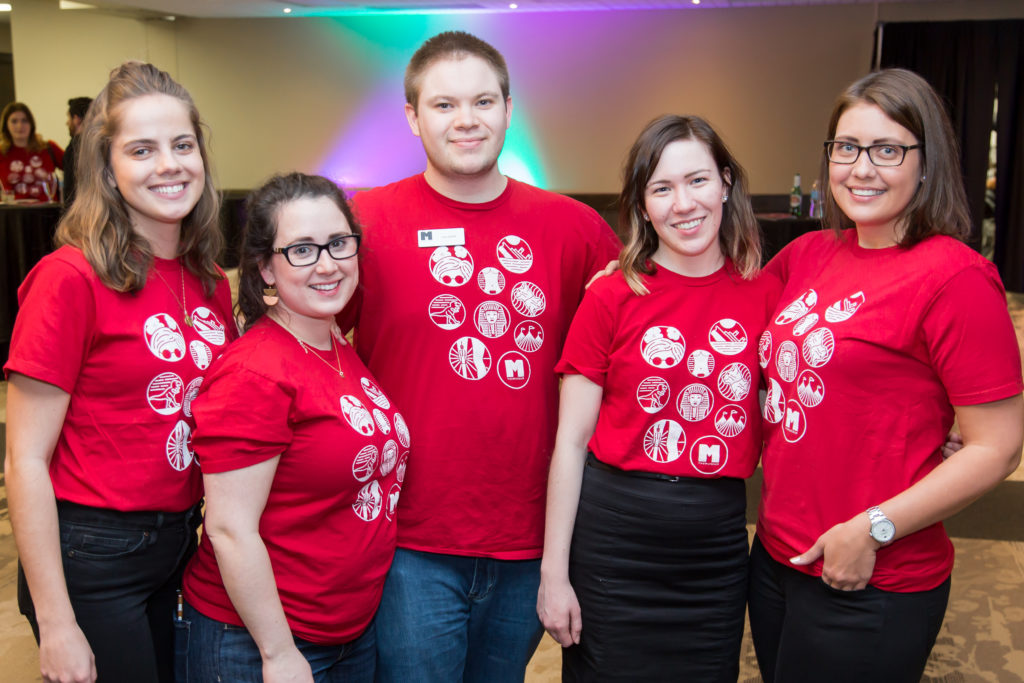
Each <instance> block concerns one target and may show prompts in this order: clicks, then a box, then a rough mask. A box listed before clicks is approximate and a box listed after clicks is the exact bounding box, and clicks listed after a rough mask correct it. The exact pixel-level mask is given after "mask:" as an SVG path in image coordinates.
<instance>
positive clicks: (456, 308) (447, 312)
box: [427, 294, 466, 330]
mask: <svg viewBox="0 0 1024 683" xmlns="http://www.w3.org/2000/svg"><path fill="white" fill-rule="evenodd" d="M427 315H429V316H430V319H431V321H433V323H434V324H435V325H437V326H438V327H440V328H441V329H442V330H454V329H455V328H456V327H458V326H459V325H461V324H462V323H464V322H465V321H466V305H465V304H463V303H462V299H460V298H459V297H457V296H455V295H454V294H438V295H437V296H435V297H434V298H433V299H431V300H430V303H429V304H427Z"/></svg>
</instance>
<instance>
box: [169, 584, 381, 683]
mask: <svg viewBox="0 0 1024 683" xmlns="http://www.w3.org/2000/svg"><path fill="white" fill-rule="evenodd" d="M176 626H177V628H176V636H175V642H174V647H175V659H176V661H175V665H176V668H177V670H176V674H177V675H176V677H175V680H176V683H209V682H210V681H221V683H249V682H252V683H261V681H262V680H263V659H262V657H260V651H259V648H258V647H257V646H256V641H254V640H253V639H252V636H250V635H249V632H248V631H247V630H246V629H245V628H244V627H242V626H235V625H234V624H225V623H224V622H221V621H217V620H215V619H210V618H209V617H207V616H204V615H202V614H200V613H199V612H197V611H196V609H195V608H194V607H192V605H190V604H188V603H187V602H186V603H185V609H184V616H183V618H182V619H181V620H179V621H177V622H176ZM294 640H295V646H296V647H298V648H299V652H301V653H302V656H303V657H305V658H306V661H307V662H309V667H310V668H311V669H312V670H313V680H314V681H316V683H373V669H374V662H375V660H376V657H377V648H376V643H377V638H376V635H375V634H374V626H373V623H372V622H371V623H370V625H369V626H368V627H367V629H366V630H365V631H364V632H363V634H362V635H361V636H359V637H358V638H356V639H355V640H352V641H349V642H347V643H341V644H340V645H318V644H316V643H311V642H309V641H307V640H303V639H301V638H298V637H295V638H294Z"/></svg>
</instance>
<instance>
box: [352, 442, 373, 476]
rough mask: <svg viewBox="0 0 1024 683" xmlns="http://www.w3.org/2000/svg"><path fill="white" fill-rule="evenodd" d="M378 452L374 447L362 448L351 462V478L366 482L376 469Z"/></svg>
mask: <svg viewBox="0 0 1024 683" xmlns="http://www.w3.org/2000/svg"><path fill="white" fill-rule="evenodd" d="M378 455H379V452H378V451H377V447H376V446H374V445H372V444H371V445H369V446H363V447H362V449H360V451H359V452H358V453H356V457H355V459H354V460H353V461H352V476H353V477H355V478H356V481H366V480H367V479H369V478H370V475H372V474H373V472H374V470H376V469H377V457H378Z"/></svg>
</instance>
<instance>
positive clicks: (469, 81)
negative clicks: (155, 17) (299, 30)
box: [4, 31, 1024, 683]
mask: <svg viewBox="0 0 1024 683" xmlns="http://www.w3.org/2000/svg"><path fill="white" fill-rule="evenodd" d="M405 92H406V105H405V113H406V116H407V119H408V122H409V126H410V129H411V131H412V133H413V134H414V135H416V136H417V137H419V138H420V139H421V142H422V144H423V148H424V151H425V153H426V159H427V162H426V170H425V171H424V172H423V173H422V174H418V175H415V176H412V177H410V178H406V179H404V180H400V181H398V182H395V183H393V184H390V185H387V186H384V187H380V188H376V189H373V190H369V191H366V192H361V193H358V194H357V195H356V196H355V198H354V199H353V201H352V202H351V204H350V203H349V202H348V201H347V199H346V197H345V196H344V194H343V193H342V192H341V191H340V190H339V189H338V188H337V187H336V186H335V185H334V184H333V183H332V182H330V181H328V180H326V179H324V178H320V177H317V176H309V175H305V174H301V173H291V174H286V175H279V176H275V177H273V178H271V179H270V180H269V181H268V182H267V183H266V184H264V185H263V186H262V187H260V188H259V189H257V190H255V191H254V192H253V193H252V195H251V196H250V198H249V200H248V203H247V213H248V220H247V224H246V228H245V231H244V236H243V242H242V245H241V260H240V265H239V273H238V277H239V282H238V292H237V294H238V304H237V306H236V308H235V310H234V311H233V310H232V308H231V301H230V293H229V290H228V285H227V280H226V278H225V275H224V273H223V271H221V270H220V268H219V267H218V266H217V265H216V263H215V261H214V259H215V257H216V255H217V254H218V253H219V251H220V248H221V246H222V244H221V242H222V237H221V235H220V231H219V229H218V225H217V219H218V199H217V194H216V192H215V191H214V188H213V185H212V181H211V174H210V171H209V159H208V156H207V148H206V139H205V135H204V132H203V127H202V126H201V125H200V119H199V115H198V112H197V110H196V107H195V105H194V103H193V102H192V99H191V97H190V96H189V94H188V93H187V91H185V89H184V88H182V86H181V85H179V84H178V83H176V82H175V81H173V80H172V79H171V78H170V77H169V76H168V75H167V74H166V73H164V72H162V71H160V70H159V69H157V68H155V67H153V66H152V65H148V64H141V63H137V62H129V63H126V64H124V65H122V66H120V67H119V68H117V69H115V70H114V72H112V74H111V78H110V81H109V82H108V84H107V85H106V87H105V88H104V89H103V91H102V92H101V93H100V94H99V96H98V97H97V99H96V100H95V101H94V102H93V104H92V106H91V108H90V109H89V114H88V116H87V117H86V119H85V121H84V124H83V129H82V132H81V133H80V144H79V150H78V154H79V155H80V158H79V161H78V169H79V171H80V173H79V179H78V190H77V195H76V199H75V202H74V203H73V204H72V206H71V207H70V209H69V210H68V212H67V214H66V215H65V216H64V218H63V219H62V221H61V224H60V226H59V230H58V241H59V243H60V244H61V246H60V248H58V249H57V251H55V252H54V253H53V254H51V255H49V256H47V257H46V258H44V259H43V261H42V262H40V264H39V265H38V266H37V267H36V268H35V269H34V270H33V271H32V273H31V274H30V275H29V277H28V278H27V279H26V281H25V283H24V284H23V285H22V287H21V289H20V290H19V303H20V312H19V317H18V320H17V323H16V327H15V333H14V339H13V341H12V344H11V352H10V357H9V360H8V362H7V364H6V366H5V368H4V369H5V373H6V375H7V377H8V380H9V387H8V425H9V427H8V434H7V440H8V448H7V460H6V466H5V472H6V481H7V491H8V498H9V503H10V510H11V519H12V524H13V527H14V533H15V539H16V542H17V545H18V551H19V556H20V566H19V604H20V605H21V609H22V611H23V612H24V613H25V614H26V616H27V617H28V619H29V622H30V623H31V625H32V627H33V630H34V632H35V634H36V637H37V640H38V641H39V647H40V667H41V672H42V676H43V679H44V680H45V681H76V682H77V681H94V680H101V681H133V682H138V681H143V682H148V681H153V682H156V681H160V682H164V681H174V680H177V681H214V680H221V681H259V680H265V681H307V682H308V681H317V682H333V681H342V680H344V681H373V680H380V681H403V682H404V681H438V682H447V681H459V680H464V681H521V680H523V678H524V675H525V670H526V666H527V663H528V661H529V659H530V657H531V656H532V654H533V652H534V650H535V649H536V647H537V644H538V643H539V640H540V638H541V636H542V634H543V633H544V631H545V630H547V631H548V632H549V633H550V634H551V635H552V637H554V638H555V639H556V640H557V641H558V642H559V643H560V644H561V645H562V646H563V647H564V648H565V649H564V652H563V678H564V679H566V680H581V681H595V680H601V681H605V680H623V681H625V680H630V681H632V680H639V679H644V680H677V679H684V680H701V681H705V680H706V681H717V680H723V681H725V680H733V681H734V680H736V678H737V676H738V670H739V669H738V666H739V645H740V639H741V637H742V633H743V623H744V613H745V610H746V609H747V606H748V605H749V613H750V623H751V629H752V633H753V638H754V644H755V648H756V651H757V656H758V662H759V666H760V667H761V673H762V676H763V677H764V679H765V680H766V681H779V682H780V683H781V682H788V681H817V680H825V679H827V680H834V681H847V680H849V681H863V680H880V681H917V680H919V678H920V675H921V672H922V671H923V669H924V666H925V662H926V660H927V657H928V653H929V651H930V649H931V647H932V644H933V643H934V641H935V638H936V635H937V633H938V629H939V627H940V625H941V622H942V616H943V613H944V611H945V606H946V602H947V600H948V595H949V576H950V572H951V569H952V561H953V553H952V546H951V544H950V542H949V539H948V538H947V536H946V534H945V532H944V531H943V529H942V525H941V520H942V519H943V518H944V517H946V516H948V515H950V514H952V513H953V512H955V511H956V510H958V509H960V508H962V507H964V506H965V505H967V504H968V503H970V502H971V501H972V500H973V499H975V498H977V497H978V496H980V495H981V494H982V493H984V492H985V491H986V490H988V489H989V488H991V487H993V486H995V485H996V484H997V483H998V482H999V481H1000V480H1001V479H1002V478H1004V477H1005V476H1006V475H1007V474H1008V473H1009V472H1011V471H1012V470H1013V469H1014V468H1015V467H1016V465H1017V462H1018V460H1019V457H1020V450H1021V443H1022V440H1024V424H1022V422H1024V419H1022V413H1024V401H1022V398H1021V390H1022V388H1024V382H1022V377H1021V366H1020V357H1019V354H1018V348H1017V343H1016V338H1015V335H1014V332H1013V328H1012V325H1011V323H1010V320H1009V317H1008V314H1007V311H1006V302H1005V298H1004V292H1003V288H1002V285H1001V283H1000V280H999V277H998V274H997V273H996V271H995V269H994V267H993V266H992V265H991V264H990V263H989V262H987V261H985V260H984V259H982V258H981V257H980V256H978V255H977V254H976V253H975V252H973V251H972V250H970V249H969V248H968V247H966V246H965V245H964V244H963V242H962V239H963V238H964V237H965V236H966V234H967V232H968V229H969V218H968V215H967V210H966V202H965V200H964V193H963V189H962V185H961V180H960V172H959V166H958V161H957V155H956V150H955V144H954V143H953V139H954V138H953V136H952V133H951V132H950V126H949V122H948V120H947V118H946V115H945V113H944V111H943V108H942V105H941V102H940V100H939V99H938V98H937V96H936V95H935V93H934V91H933V90H932V89H931V88H930V86H929V85H928V84H927V83H926V82H925V81H924V80H922V79H921V78H919V77H918V76H916V75H914V74H912V73H910V72H907V71H902V70H885V71H880V72H876V73H872V74H869V75H868V76H865V77H864V78H862V79H861V80H859V81H857V82H856V83H854V84H852V85H851V86H850V87H849V88H847V89H846V90H845V91H844V92H843V93H842V94H841V95H840V97H839V99H838V100H837V102H836V106H835V109H834V111H833V114H832V117H831V119H830V121H829V125H828V131H827V139H826V141H825V143H824V148H823V155H822V177H823V178H824V204H825V208H826V218H825V223H826V226H827V227H828V228H830V229H828V230H823V231H820V232H816V233H813V234H810V235H807V236H805V237H803V238H801V239H799V240H797V241H796V242H794V243H792V244H790V245H789V246H787V247H786V248H785V249H784V250H783V251H782V252H781V253H780V254H779V255H777V256H776V257H775V258H774V259H772V260H771V262H770V263H769V264H768V265H767V266H766V267H765V268H764V270H762V269H761V260H762V255H761V247H760V245H761V241H760V235H759V232H758V226H757V222H756V220H755V218H754V215H753V211H752V208H751V205H750V198H749V188H748V182H747V178H746V175H745V172H744V171H743V168H742V166H741V165H740V164H739V162H738V161H737V160H736V159H735V158H734V157H733V155H732V154H731V152H730V151H729V149H728V148H727V146H726V145H725V143H724V142H723V140H722V138H721V136H720V134H719V133H718V132H717V131H715V130H714V128H713V127H712V126H711V125H710V124H709V123H708V122H706V121H704V120H702V119H701V118H699V117H695V116H662V117H659V118H657V119H655V120H653V121H652V122H651V123H649V124H648V125H647V126H646V127H645V128H644V130H643V131H642V132H641V133H640V135H639V137H638V138H637V140H636V143H635V144H634V146H633V148H632V150H631V152H630V154H629V157H628V161H627V163H626V166H625V169H624V181H623V191H622V194H621V197H620V205H621V215H620V228H621V229H622V232H623V233H624V234H625V235H626V244H625V245H624V246H623V245H621V244H620V243H619V241H618V240H617V238H616V237H615V235H614V233H612V231H611V230H610V229H609V227H608V225H607V224H606V223H604V221H603V220H602V219H601V218H600V217H599V216H598V214H597V213H596V212H594V211H593V210H592V209H590V208H587V207H585V206H584V205H582V204H580V203H578V202H575V201H573V200H570V199H568V198H566V197H563V196H560V195H557V194H554V193H551V192H546V191H543V190H540V189H537V188H535V187H532V186H530V185H527V184H525V183H522V182H519V181H516V180H513V179H510V178H508V177H506V176H504V175H503V174H502V173H501V172H500V171H499V169H498V166H497V159H498V155H499V154H500V152H501V149H502V146H503V143H504V139H505V132H506V130H507V129H508V127H509V126H510V124H511V113H512V99H511V95H510V86H509V75H508V68H507V66H506V64H505V61H504V59H503V57H502V56H501V54H500V53H499V52H498V51H497V50H495V49H494V47H492V46H491V45H489V44H487V43H486V42H484V41H482V40H480V39H479V38H476V37H475V36H472V35H470V34H467V33H463V32H456V31H450V32H445V33H441V34H439V35H437V36H434V37H433V38H431V39H429V40H428V41H426V42H425V43H424V44H423V45H422V46H420V48H419V49H418V50H417V51H416V53H415V54H414V55H413V57H412V59H411V61H410V63H409V65H408V68H407V70H406V76H405ZM609 261H615V262H616V263H617V264H618V268H617V269H612V268H609V267H608V266H607V264H609ZM602 270H605V271H606V272H607V273H609V274H606V275H605V276H604V277H601V278H599V279H597V281H596V282H595V283H594V284H593V285H592V286H591V287H590V288H589V290H588V289H587V283H588V282H589V281H590V280H591V278H592V277H593V276H594V275H595V274H598V273H600V272H601V271H602ZM239 330H241V335H240V336H239ZM350 330H354V334H355V336H354V347H353V346H350V345H349V344H348V342H347V341H346V333H348V332H349V331H350ZM759 387H763V399H762V400H761V401H759V400H758V395H759ZM559 393H560V395H559ZM954 418H955V419H956V420H957V421H958V423H959V428H960V431H961V433H962V448H960V450H959V451H957V452H956V453H954V454H953V455H952V456H951V457H948V458H946V459H943V457H942V451H941V446H942V444H943V442H944V440H945V438H946V434H947V432H948V431H949V429H950V427H951V426H952V424H953V420H954ZM759 459H760V462H761V464H762V466H763V469H764V487H763V491H762V498H761V508H760V510H759V515H758V525H757V535H756V537H755V540H754V543H753V549H752V550H751V549H750V548H749V547H748V543H747V532H746V526H745V494H744V484H743V479H744V478H746V477H748V476H750V475H751V473H752V472H753V471H754V468H755V467H756V465H757V463H758V462H759ZM204 496H205V509H204V510H201V508H200V502H201V500H203V499H204ZM201 512H205V516H204V518H203V532H202V537H201V539H200V540H199V542H198V550H197V548H196V544H197V540H196V538H197V537H196V528H197V526H198V524H199V522H200V519H201Z"/></svg>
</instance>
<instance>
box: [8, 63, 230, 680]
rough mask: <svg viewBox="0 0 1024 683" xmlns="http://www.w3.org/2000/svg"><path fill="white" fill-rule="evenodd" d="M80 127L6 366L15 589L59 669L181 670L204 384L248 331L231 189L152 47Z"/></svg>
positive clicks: (45, 665)
mask: <svg viewBox="0 0 1024 683" xmlns="http://www.w3.org/2000/svg"><path fill="white" fill-rule="evenodd" d="M80 135H81V141H80V145H81V147H80V157H79V168H80V169H81V170H82V173H81V174H80V182H79V186H78V194H77V196H76V200H75V202H74V204H73V205H72V206H71V208H70V209H69V211H68V213H67V214H66V215H65V216H64V217H63V219H62V221H61V223H60V226H59V228H58V234H57V240H58V243H59V244H60V245H61V246H60V248H58V249H57V251H55V252H54V253H52V254H50V255H48V256H46V257H45V258H43V259H42V261H40V262H39V264H38V265H37V266H36V267H35V268H34V269H33V270H32V272H30V273H29V275H28V277H27V278H26V280H25V282H24V283H23V284H22V286H21V288H20V289H19V292H18V294H19V304H20V310H19V312H18V319H17V321H16V324H15V329H14V337H13V340H12V343H11V351H10V357H9V359H8V362H7V364H6V366H5V367H4V371H5V373H6V374H7V376H8V379H9V386H8V397H7V423H8V434H7V458H6V465H5V471H6V478H7V492H8V496H9V501H10V511H11V522H12V524H13V527H14V537H15V541H16V543H17V546H18V553H19V558H20V566H19V569H21V570H22V571H19V587H18V598H19V605H20V607H21V610H22V612H23V613H24V614H25V615H26V617H27V618H28V619H29V622H30V624H31V625H32V628H33V631H34V632H35V634H36V637H37V639H38V641H39V660H40V669H41V672H42V676H43V680H45V681H58V680H59V681H93V680H95V679H96V677H97V675H98V676H99V678H100V679H101V680H105V681H132V682H133V683H134V682H138V681H143V682H153V683H155V682H157V681H160V682H164V681H172V680H173V641H174V633H173V628H174V627H173V621H172V615H173V612H174V605H175V592H176V590H177V588H178V585H179V583H180V578H181V573H182V571H183V569H184V565H185V562H186V561H187V559H188V557H189V556H190V555H191V553H192V552H193V551H194V548H195V527H196V525H197V524H198V512H197V511H198V503H199V499H200V496H201V491H202V482H201V478H200V473H199V469H198V467H197V465H196V463H195V461H194V455H193V452H192V449H191V431H192V427H193V424H194V423H193V420H192V413H191V409H190V401H191V399H192V398H193V397H194V396H195V394H196V393H197V392H198V390H199V385H200V384H201V383H202V380H203V373H204V371H205V370H206V368H207V367H208V366H209V364H210V363H211V362H212V360H213V358H214V357H215V356H218V355H219V354H220V353H221V350H222V348H223V347H224V345H225V344H226V343H227V342H229V341H231V340H232V339H234V337H235V336H236V330H235V325H234V319H233V317H232V314H231V302H230V292H229V291H228V285H227V280H226V279H225V278H224V274H223V273H222V272H221V271H220V269H219V268H218V267H217V265H216V264H215V263H214V257H215V256H216V255H217V252H218V251H219V249H220V246H221V241H222V240H221V237H220V234H219V231H218V227H217V214H218V200H217V194H216V192H215V191H214V189H213V183H212V180H211V177H210V172H209V163H208V160H207V155H206V144H205V136H204V131H203V128H202V125H201V124H200V121H199V115H198V112H197V111H196V108H195V105H194V104H193V102H192V99H191V97H190V96H189V94H188V92H187V91H186V90H185V89H184V88H183V87H182V86H181V85H179V84H178V83H176V82H175V81H174V80H173V79H172V78H171V77H170V76H169V75H168V74H166V73H165V72H163V71H160V70H159V69H157V68H156V67H154V66H152V65H150V64H142V63H138V62H128V63H125V64H123V65H121V66H120V67H118V68H117V69H115V70H114V71H113V72H112V73H111V76H110V80H109V82H108V83H107V85H106V86H105V87H104V88H103V90H102V91H101V92H100V94H99V96H97V98H96V100H95V102H94V103H93V105H92V107H91V108H90V110H89V115H88V116H87V118H86V120H85V122H84V128H83V131H82V133H81V134H80Z"/></svg>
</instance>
